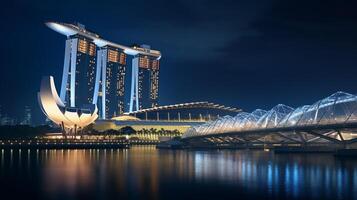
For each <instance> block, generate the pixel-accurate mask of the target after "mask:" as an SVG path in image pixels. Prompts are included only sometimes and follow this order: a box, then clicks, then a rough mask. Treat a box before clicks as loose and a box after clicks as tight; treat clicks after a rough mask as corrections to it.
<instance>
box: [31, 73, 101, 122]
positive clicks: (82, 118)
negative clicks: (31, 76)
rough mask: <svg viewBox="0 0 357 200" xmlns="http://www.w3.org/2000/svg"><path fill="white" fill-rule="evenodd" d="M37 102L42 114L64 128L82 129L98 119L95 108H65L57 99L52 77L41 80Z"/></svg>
mask: <svg viewBox="0 0 357 200" xmlns="http://www.w3.org/2000/svg"><path fill="white" fill-rule="evenodd" d="M38 100H39V104H40V107H41V109H42V111H43V113H44V114H45V115H46V116H47V117H48V118H49V119H50V120H51V121H53V122H54V123H55V124H57V125H60V126H61V125H63V126H64V127H65V128H68V129H72V128H83V127H85V126H87V125H89V124H91V123H93V122H94V120H96V119H97V118H98V114H97V112H98V109H97V106H94V105H93V107H94V109H93V108H92V109H90V108H74V107H65V105H64V103H63V102H62V100H61V99H60V98H59V96H58V93H57V90H56V88H55V83H54V80H53V77H52V76H46V77H43V78H42V81H41V89H40V92H39V93H38Z"/></svg>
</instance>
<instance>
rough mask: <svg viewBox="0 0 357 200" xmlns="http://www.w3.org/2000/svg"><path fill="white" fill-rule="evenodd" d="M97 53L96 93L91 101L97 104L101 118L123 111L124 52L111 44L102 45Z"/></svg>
mask: <svg viewBox="0 0 357 200" xmlns="http://www.w3.org/2000/svg"><path fill="white" fill-rule="evenodd" d="M97 54H98V56H97V72H96V83H98V84H96V87H95V94H98V95H97V96H94V98H93V99H94V101H93V103H98V104H99V108H100V117H101V118H102V119H106V118H112V117H115V116H118V115H120V114H122V113H124V92H125V65H126V54H125V53H124V52H123V51H122V50H121V49H118V48H115V47H112V46H104V47H102V48H101V49H100V50H98V53H97ZM96 98H98V100H97V99H96Z"/></svg>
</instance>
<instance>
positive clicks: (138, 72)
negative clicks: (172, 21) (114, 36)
mask: <svg viewBox="0 0 357 200" xmlns="http://www.w3.org/2000/svg"><path fill="white" fill-rule="evenodd" d="M46 25H47V26H48V27H49V28H51V29H52V30H54V31H56V32H58V33H61V34H63V35H66V36H67V40H66V44H65V56H64V65H63V75H62V84H61V91H60V98H61V100H62V101H63V102H65V104H66V105H67V106H70V107H79V106H82V105H86V104H96V105H97V106H98V108H99V115H100V118H101V119H110V118H112V117H115V116H118V115H120V114H123V113H124V112H134V111H138V110H140V109H144V108H151V107H156V106H158V96H159V94H158V88H159V60H160V58H161V53H160V51H157V50H152V49H151V48H150V46H148V45H141V46H133V47H127V46H124V45H121V44H117V43H113V42H110V41H107V40H104V39H102V38H101V37H100V36H99V35H98V34H96V33H93V32H90V31H88V30H87V29H85V27H84V26H83V25H81V24H66V23H57V22H48V23H46ZM128 56H130V57H131V58H132V60H131V64H132V66H131V71H132V73H131V85H130V86H131V88H130V97H129V98H128V99H130V100H129V101H130V102H129V110H124V107H125V105H126V102H125V99H126V98H125V90H126V87H125V77H126V76H128V75H126V73H125V72H126V71H127V70H126V67H127V63H128V62H127V57H128ZM129 63H130V62H129ZM128 78H129V77H128Z"/></svg>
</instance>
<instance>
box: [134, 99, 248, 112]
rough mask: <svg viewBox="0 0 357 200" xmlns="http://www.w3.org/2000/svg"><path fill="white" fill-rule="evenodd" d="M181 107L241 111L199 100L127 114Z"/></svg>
mask: <svg viewBox="0 0 357 200" xmlns="http://www.w3.org/2000/svg"><path fill="white" fill-rule="evenodd" d="M181 108H216V109H221V110H226V111H231V112H241V111H242V110H241V109H239V108H232V107H226V106H223V105H219V104H214V103H209V102H207V101H201V102H192V103H181V104H173V105H167V106H158V107H153V108H148V109H142V110H138V111H134V112H131V113H128V114H138V113H145V112H152V111H161V110H171V109H181Z"/></svg>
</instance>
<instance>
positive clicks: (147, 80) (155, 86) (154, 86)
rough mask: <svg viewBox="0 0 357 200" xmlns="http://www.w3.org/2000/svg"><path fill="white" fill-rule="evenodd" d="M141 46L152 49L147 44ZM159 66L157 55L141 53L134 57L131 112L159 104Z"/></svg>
mask: <svg viewBox="0 0 357 200" xmlns="http://www.w3.org/2000/svg"><path fill="white" fill-rule="evenodd" d="M136 48H138V47H136ZM140 48H141V49H144V50H150V46H147V45H142V46H141V47H140ZM159 68H160V62H159V58H157V57H154V56H148V55H140V54H139V55H137V56H135V57H134V58H133V60H132V77H131V81H132V82H131V94H130V108H129V112H133V111H137V110H141V109H145V108H153V107H157V106H158V97H159Z"/></svg>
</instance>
